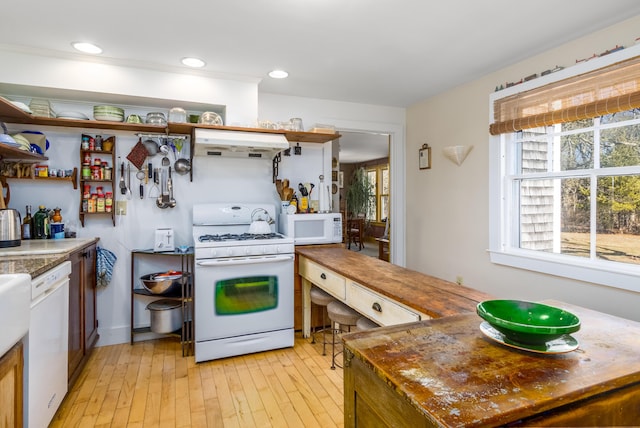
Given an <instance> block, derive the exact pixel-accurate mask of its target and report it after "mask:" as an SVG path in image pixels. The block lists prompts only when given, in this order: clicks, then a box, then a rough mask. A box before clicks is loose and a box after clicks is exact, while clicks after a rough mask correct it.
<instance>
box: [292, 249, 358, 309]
mask: <svg viewBox="0 0 640 428" xmlns="http://www.w3.org/2000/svg"><path fill="white" fill-rule="evenodd" d="M299 269H300V275H301V276H303V277H304V278H306V279H307V280H309V281H311V282H312V283H313V284H315V285H317V286H318V287H320V288H322V289H323V290H324V291H326V292H327V293H329V294H331V295H333V296H334V297H337V298H338V299H340V300H345V298H346V291H345V289H346V280H345V279H344V277H342V276H340V275H337V274H335V273H333V272H332V271H331V270H329V269H327V268H325V267H323V266H320V265H318V264H316V263H314V262H312V261H309V260H308V259H306V258H304V257H301V258H300V266H299Z"/></svg>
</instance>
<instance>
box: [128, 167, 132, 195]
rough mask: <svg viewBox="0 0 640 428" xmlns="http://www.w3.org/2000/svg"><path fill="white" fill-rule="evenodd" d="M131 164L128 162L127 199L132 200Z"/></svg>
mask: <svg viewBox="0 0 640 428" xmlns="http://www.w3.org/2000/svg"><path fill="white" fill-rule="evenodd" d="M132 197H133V195H132V194H131V164H130V163H129V164H127V199H129V200H131V198H132Z"/></svg>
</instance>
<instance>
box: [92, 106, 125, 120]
mask: <svg viewBox="0 0 640 428" xmlns="http://www.w3.org/2000/svg"><path fill="white" fill-rule="evenodd" d="M93 118H94V119H95V120H106V121H110V122H124V110H123V109H121V108H120V107H114V106H93Z"/></svg>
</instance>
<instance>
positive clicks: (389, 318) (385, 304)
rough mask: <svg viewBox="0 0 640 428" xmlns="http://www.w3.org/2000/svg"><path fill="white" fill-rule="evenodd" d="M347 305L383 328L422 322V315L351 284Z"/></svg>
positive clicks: (353, 283)
mask: <svg viewBox="0 0 640 428" xmlns="http://www.w3.org/2000/svg"><path fill="white" fill-rule="evenodd" d="M347 304H348V305H349V306H351V307H352V308H353V309H355V310H357V311H358V312H360V313H361V314H363V315H365V316H366V317H368V318H370V319H372V320H373V321H375V322H377V323H378V324H380V325H382V326H386V325H394V324H403V323H407V322H414V321H420V315H419V314H417V313H416V312H413V311H411V310H409V309H407V308H405V307H403V306H400V305H399V304H397V303H395V302H393V301H392V300H390V299H389V298H387V297H384V296H381V295H380V294H377V293H374V292H372V291H371V290H369V289H366V288H364V287H362V286H361V285H358V284H356V283H355V282H352V283H350V284H349V297H348V299H347Z"/></svg>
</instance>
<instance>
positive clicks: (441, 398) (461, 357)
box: [344, 301, 640, 426]
mask: <svg viewBox="0 0 640 428" xmlns="http://www.w3.org/2000/svg"><path fill="white" fill-rule="evenodd" d="M545 303H547V304H550V305H553V306H558V307H562V308H565V309H567V310H569V311H571V312H573V313H574V314H576V315H577V316H578V317H579V318H580V320H581V324H582V326H581V329H580V330H579V331H578V332H576V333H573V334H572V336H573V337H575V338H576V339H577V340H578V342H579V345H580V347H579V348H578V349H577V350H575V351H572V352H568V353H563V354H554V355H549V354H537V353H532V352H526V351H519V350H515V349H512V348H509V347H506V346H504V345H501V344H498V343H496V342H494V341H493V340H491V339H488V338H486V337H485V336H484V335H483V334H482V333H481V331H480V329H479V325H480V323H481V322H482V319H481V318H480V317H478V316H477V315H476V314H463V315H458V316H453V317H448V318H443V319H437V320H427V321H420V322H417V323H412V324H404V325H402V326H391V327H383V328H380V329H376V330H372V331H366V332H357V333H352V334H349V335H347V336H345V338H344V343H345V346H346V347H347V348H348V349H349V350H350V351H351V352H352V353H353V355H354V357H353V358H358V359H359V360H361V361H363V362H364V363H365V364H366V365H367V366H369V367H371V368H372V370H373V372H374V374H375V376H377V377H379V378H380V379H381V380H382V382H383V384H385V385H388V386H389V387H390V388H392V389H393V390H395V392H396V393H398V394H400V396H402V397H404V398H405V399H407V400H409V401H410V403H411V404H412V406H413V407H415V408H416V409H417V410H418V411H419V412H422V413H423V414H424V415H425V417H426V418H427V419H428V420H430V421H431V422H432V423H433V422H434V421H435V422H436V423H437V424H439V425H442V426H499V425H503V424H506V423H509V422H512V421H518V420H519V419H521V418H528V417H531V416H533V415H541V414H544V412H548V411H550V410H553V409H556V408H558V407H560V406H566V405H567V404H571V403H575V402H578V401H580V400H585V399H588V398H591V397H593V398H594V399H596V400H600V398H597V397H602V396H605V397H606V396H607V394H612V393H618V391H619V390H620V388H622V387H625V386H631V385H636V387H637V385H638V384H639V382H640V359H639V358H638V355H639V354H640V342H639V341H638V338H639V337H640V323H637V322H634V321H630V320H626V319H622V318H618V317H615V316H611V315H607V314H603V313H600V312H596V311H593V310H589V309H585V308H581V307H577V306H573V305H569V304H566V303H563V302H558V301H547V302H545ZM633 396H634V393H633V392H630V393H629V395H627V396H625V399H629V400H633ZM636 401H637V400H636ZM621 403H624V402H623V401H621ZM621 405H622V404H621ZM613 407H615V406H613ZM613 407H611V408H613ZM620 408H622V407H620ZM589 413H594V412H593V410H591V411H589ZM595 413H598V412H595ZM636 416H637V414H636Z"/></svg>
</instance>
